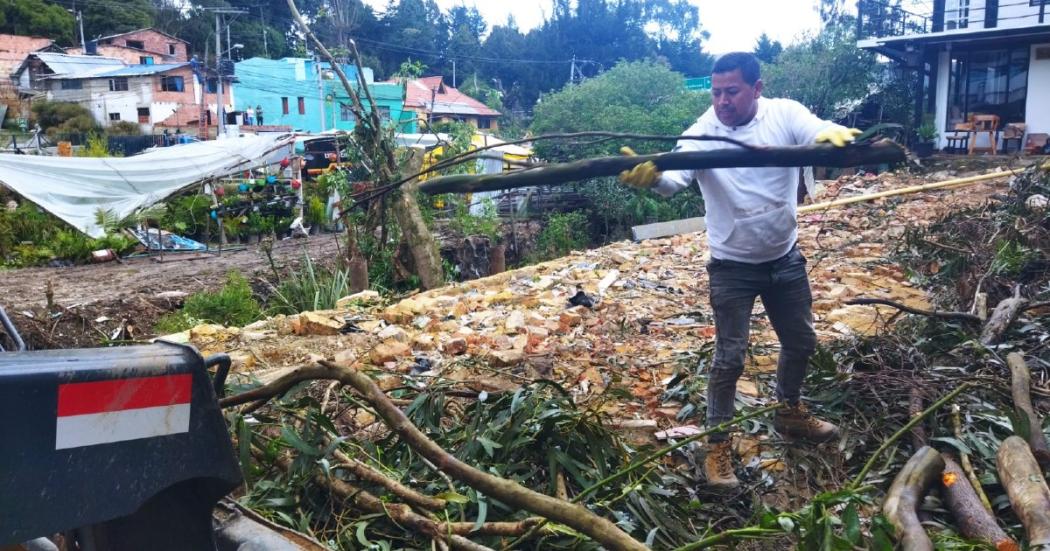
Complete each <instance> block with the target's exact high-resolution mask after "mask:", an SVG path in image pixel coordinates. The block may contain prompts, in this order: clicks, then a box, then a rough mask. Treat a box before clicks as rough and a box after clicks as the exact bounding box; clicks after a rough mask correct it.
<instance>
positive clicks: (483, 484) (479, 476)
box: [320, 360, 647, 551]
mask: <svg viewBox="0 0 1050 551" xmlns="http://www.w3.org/2000/svg"><path fill="white" fill-rule="evenodd" d="M320 364H321V366H323V367H325V368H327V369H329V370H330V371H331V372H332V373H333V375H334V377H333V378H337V379H338V380H340V381H342V382H343V383H344V384H347V385H350V386H352V387H353V388H354V389H356V390H357V391H358V392H360V393H361V395H362V396H363V397H364V399H365V400H366V401H368V403H369V404H370V405H371V406H372V407H373V408H375V411H376V413H377V414H378V415H379V416H380V417H381V418H382V419H383V421H384V423H386V425H387V426H388V427H389V428H390V430H391V431H393V432H394V433H396V434H397V435H398V437H400V438H401V439H402V440H404V442H405V443H406V444H408V445H409V446H411V447H412V448H413V449H414V450H416V451H417V452H418V453H419V454H420V455H422V456H423V457H426V458H427V459H428V460H430V461H431V462H433V463H434V464H435V465H436V466H437V467H438V469H440V470H442V471H444V472H445V473H447V474H448V475H450V476H452V477H453V478H455V479H457V480H460V481H461V482H464V483H466V484H467V485H469V486H470V487H472V488H474V489H476V490H478V491H480V492H481V493H483V494H485V495H486V496H489V497H491V498H493V499H496V500H499V501H502V502H503V503H505V504H507V505H510V506H512V507H517V508H518V509H521V510H525V511H530V512H533V513H536V514H538V515H541V516H544V517H546V518H548V519H551V520H554V521H556V522H559V523H561V524H564V525H566V526H569V527H571V528H573V529H574V530H577V531H579V532H580V533H582V534H586V535H587V536H588V537H590V538H591V539H593V540H594V541H596V542H598V543H601V544H602V545H604V546H605V547H606V548H608V549H612V550H621V549H626V550H637V551H644V550H645V549H647V548H646V546H645V545H643V544H642V543H641V542H639V541H638V540H635V539H634V538H632V537H631V536H629V535H627V533H625V532H624V531H623V530H620V528H619V527H617V526H616V525H615V524H613V523H612V522H610V521H609V520H607V519H605V518H603V517H600V516H598V515H596V514H594V513H592V512H591V511H590V510H588V509H587V508H586V507H583V506H581V505H578V504H575V503H569V502H566V501H562V500H560V499H557V498H553V497H550V496H547V495H544V494H541V493H539V492H535V491H533V490H530V489H528V488H525V487H524V486H522V485H520V484H518V483H517V482H514V481H512V480H507V479H504V478H500V477H497V476H493V475H491V474H488V473H486V472H482V471H480V470H478V469H475V468H474V467H472V466H470V465H468V464H466V463H464V462H462V461H460V460H459V459H457V458H455V457H453V456H452V455H451V454H449V453H448V452H447V451H445V450H444V449H442V448H441V447H440V446H438V445H437V444H436V443H435V442H434V441H433V440H431V439H429V438H427V436H426V435H425V434H423V433H422V432H421V431H420V430H419V429H418V428H416V426H415V425H413V424H412V422H411V421H410V420H409V419H408V417H406V416H405V414H404V412H402V411H401V410H400V409H399V408H398V407H397V406H395V405H394V404H393V403H392V402H391V401H390V399H389V398H387V396H386V394H384V393H383V391H382V390H381V389H380V388H379V387H378V386H376V384H375V382H374V381H372V379H371V378H369V377H368V376H366V375H365V374H363V373H361V372H359V371H357V370H356V369H353V368H349V367H343V366H339V365H336V364H333V363H331V362H327V361H323V360H322V361H321V362H320ZM406 507H407V505H406Z"/></svg>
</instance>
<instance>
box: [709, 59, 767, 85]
mask: <svg viewBox="0 0 1050 551" xmlns="http://www.w3.org/2000/svg"><path fill="white" fill-rule="evenodd" d="M737 69H740V76H741V77H743V78H744V82H746V83H748V84H749V85H751V86H754V85H755V83H756V82H758V79H759V78H761V77H762V68H761V67H760V66H759V64H758V58H757V57H755V56H754V55H752V54H750V53H748V52H732V53H728V54H725V55H723V56H722V57H720V58H718V61H716V62H715V66H714V68H713V69H711V73H712V74H713V73H731V72H733V71H735V70H737Z"/></svg>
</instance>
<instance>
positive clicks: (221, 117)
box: [215, 10, 226, 140]
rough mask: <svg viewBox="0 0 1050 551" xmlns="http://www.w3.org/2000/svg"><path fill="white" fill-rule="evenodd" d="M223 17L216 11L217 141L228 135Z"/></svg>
mask: <svg viewBox="0 0 1050 551" xmlns="http://www.w3.org/2000/svg"><path fill="white" fill-rule="evenodd" d="M221 17H222V12H220V11H218V10H216V11H215V80H216V84H217V85H218V94H217V95H216V96H215V114H216V115H217V119H218V120H216V121H215V139H216V140H218V139H219V136H222V135H225V134H226V120H225V114H224V113H223V111H224V109H223V107H224V106H223V103H222V102H223V85H222V80H223V79H222V28H221V27H220V23H219V19H220V18H221Z"/></svg>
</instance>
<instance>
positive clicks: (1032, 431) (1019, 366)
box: [1006, 352, 1050, 469]
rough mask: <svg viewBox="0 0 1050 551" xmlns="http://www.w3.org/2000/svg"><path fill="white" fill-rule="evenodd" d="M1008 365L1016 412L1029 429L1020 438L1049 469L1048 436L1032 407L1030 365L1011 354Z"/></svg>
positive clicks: (1007, 361) (1013, 353)
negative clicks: (1044, 432)
mask: <svg viewBox="0 0 1050 551" xmlns="http://www.w3.org/2000/svg"><path fill="white" fill-rule="evenodd" d="M1006 365H1008V366H1010V394H1011V395H1012V396H1013V400H1014V411H1015V412H1017V416H1018V417H1020V418H1021V421H1022V422H1023V423H1025V424H1026V425H1027V429H1028V434H1019V435H1018V436H1020V437H1021V438H1024V439H1025V440H1026V441H1027V442H1028V446H1029V447H1030V448H1031V449H1032V455H1034V456H1035V460H1036V461H1038V462H1039V466H1040V467H1042V468H1043V469H1048V468H1050V447H1047V444H1046V435H1045V434H1043V420H1042V419H1040V418H1039V416H1038V415H1037V414H1036V413H1035V408H1034V407H1032V374H1031V372H1029V371H1028V364H1027V363H1025V361H1024V356H1022V355H1021V354H1018V353H1017V352H1011V353H1010V354H1008V355H1007V356H1006Z"/></svg>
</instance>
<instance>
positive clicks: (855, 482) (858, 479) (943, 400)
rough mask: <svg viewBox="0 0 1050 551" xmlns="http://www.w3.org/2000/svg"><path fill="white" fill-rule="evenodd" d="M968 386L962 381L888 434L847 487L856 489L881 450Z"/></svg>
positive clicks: (881, 452) (883, 450)
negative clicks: (891, 433)
mask: <svg viewBox="0 0 1050 551" xmlns="http://www.w3.org/2000/svg"><path fill="white" fill-rule="evenodd" d="M970 386H972V385H971V384H970V383H963V384H961V385H959V386H958V387H956V388H955V390H953V391H951V392H949V393H948V394H945V395H944V397H943V398H941V399H940V400H937V401H936V402H934V403H933V404H931V405H930V407H928V408H926V409H925V410H923V412H922V413H920V414H919V415H916V416H915V417H912V419H911V421H908V422H907V423H905V424H904V426H903V427H901V428H900V430H898V431H897V432H895V433H893V436H890V437H889V438H888V439H887V440H886V441H885V442H883V443H882V445H881V446H879V449H877V450H875V453H873V454H871V457H869V458H868V461H867V463H865V464H864V467H862V468H861V469H860V472H859V473H857V476H856V477H855V478H854V479H853V482H850V485H849V489H851V490H856V489H857V488H859V487H860V485H861V483H862V482H864V477H865V476H868V472H869V471H871V468H872V467H873V466H874V465H875V461H876V460H877V459H878V458H879V456H881V455H882V454H883V452H885V451H886V450H887V449H889V447H890V446H892V445H893V444H894V443H896V442H897V440H900V439H901V437H902V436H904V435H905V434H909V433H911V429H912V427H914V426H915V425H917V424H919V423H921V422H922V420H923V419H925V418H927V417H929V416H930V415H932V414H933V412H935V411H937V410H938V409H940V408H941V407H942V406H944V404H947V403H948V402H950V401H951V400H952V399H953V398H955V397H956V396H958V395H959V393H961V392H962V391H964V390H966V389H968V388H970Z"/></svg>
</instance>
